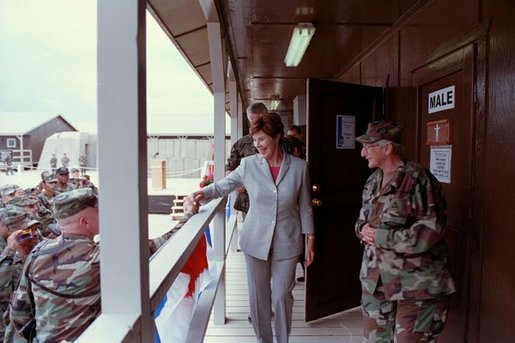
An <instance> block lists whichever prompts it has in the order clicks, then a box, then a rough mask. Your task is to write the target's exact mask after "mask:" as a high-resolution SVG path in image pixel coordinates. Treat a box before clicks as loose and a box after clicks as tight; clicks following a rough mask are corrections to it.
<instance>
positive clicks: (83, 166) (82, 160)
mask: <svg viewBox="0 0 515 343" xmlns="http://www.w3.org/2000/svg"><path fill="white" fill-rule="evenodd" d="M87 166H88V156H87V155H86V154H85V153H82V154H80V156H79V167H80V175H81V176H84V175H85V174H86V167H87Z"/></svg>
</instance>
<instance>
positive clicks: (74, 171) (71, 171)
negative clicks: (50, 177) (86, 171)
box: [70, 168, 80, 173]
mask: <svg viewBox="0 0 515 343" xmlns="http://www.w3.org/2000/svg"><path fill="white" fill-rule="evenodd" d="M78 172H80V170H79V168H72V169H70V173H78Z"/></svg>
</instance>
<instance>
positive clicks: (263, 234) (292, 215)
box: [203, 153, 314, 260]
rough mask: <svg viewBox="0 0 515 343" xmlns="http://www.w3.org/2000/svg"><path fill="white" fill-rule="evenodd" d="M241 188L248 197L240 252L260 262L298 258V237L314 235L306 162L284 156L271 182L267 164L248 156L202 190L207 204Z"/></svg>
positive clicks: (301, 247)
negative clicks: (270, 259) (237, 165)
mask: <svg viewBox="0 0 515 343" xmlns="http://www.w3.org/2000/svg"><path fill="white" fill-rule="evenodd" d="M241 185H243V186H245V188H246V189H247V192H248V193H249V198H250V209H249V212H248V213H247V216H246V218H245V222H244V224H243V229H242V233H241V239H240V246H241V248H242V250H243V251H244V252H245V253H246V254H247V255H250V256H253V257H255V258H259V259H262V260H267V259H268V257H269V255H270V256H271V257H272V258H274V259H285V258H291V257H294V256H298V255H299V254H300V253H301V252H302V249H303V245H304V240H303V237H302V234H307V233H313V232H314V227H313V210H312V208H311V195H310V184H309V175H308V165H307V163H306V162H305V161H304V160H301V159H299V158H296V157H294V156H291V155H288V154H286V153H285V154H284V158H283V161H282V163H281V170H280V172H279V175H278V177H277V180H276V182H275V183H274V181H273V179H272V173H271V172H270V167H269V165H268V162H267V161H266V160H265V159H264V158H262V157H261V156H260V155H254V156H249V157H246V158H243V159H242V160H241V164H240V166H239V167H238V168H236V169H235V170H234V171H233V172H232V173H231V174H229V175H228V176H227V177H225V178H224V179H222V180H220V181H218V182H215V183H213V184H211V185H209V186H207V187H205V188H204V189H203V191H204V193H205V196H206V200H207V201H209V200H211V199H214V198H218V197H221V196H224V195H227V194H229V193H230V192H232V191H233V190H235V189H236V188H238V187H240V186H241ZM270 253H271V254H270Z"/></svg>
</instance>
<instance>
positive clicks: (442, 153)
mask: <svg viewBox="0 0 515 343" xmlns="http://www.w3.org/2000/svg"><path fill="white" fill-rule="evenodd" d="M451 158H452V145H442V146H432V147H431V158H430V162H429V170H430V171H431V173H432V174H433V175H434V176H435V177H436V178H437V179H438V181H440V182H442V183H451Z"/></svg>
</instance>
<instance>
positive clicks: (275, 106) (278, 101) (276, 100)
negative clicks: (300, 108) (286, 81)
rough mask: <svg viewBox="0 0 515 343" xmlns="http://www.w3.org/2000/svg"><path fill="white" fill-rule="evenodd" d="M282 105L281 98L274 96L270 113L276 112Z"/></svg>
mask: <svg viewBox="0 0 515 343" xmlns="http://www.w3.org/2000/svg"><path fill="white" fill-rule="evenodd" d="M280 104H281V96H280V95H279V94H273V95H272V99H271V100H270V111H276V110H277V109H278V108H279V105H280Z"/></svg>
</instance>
